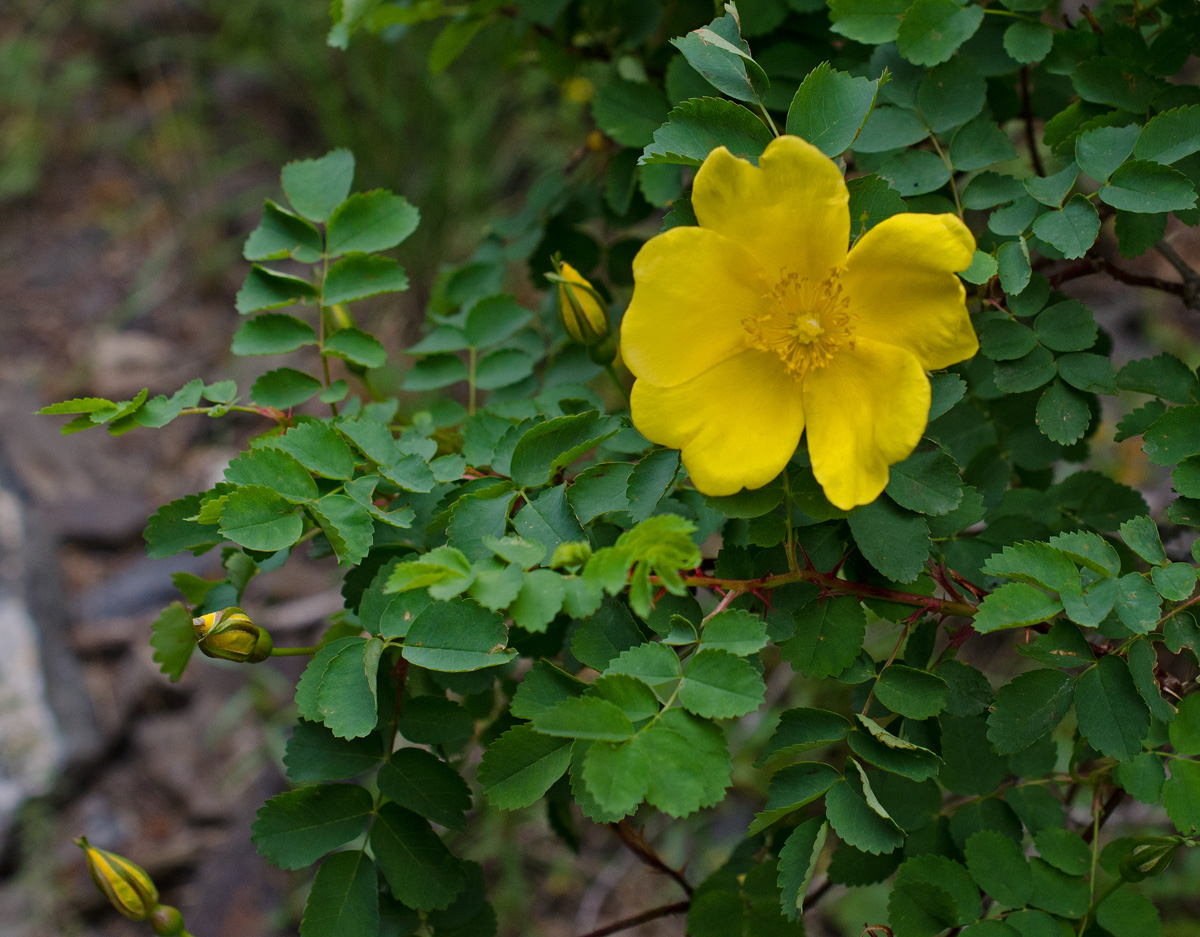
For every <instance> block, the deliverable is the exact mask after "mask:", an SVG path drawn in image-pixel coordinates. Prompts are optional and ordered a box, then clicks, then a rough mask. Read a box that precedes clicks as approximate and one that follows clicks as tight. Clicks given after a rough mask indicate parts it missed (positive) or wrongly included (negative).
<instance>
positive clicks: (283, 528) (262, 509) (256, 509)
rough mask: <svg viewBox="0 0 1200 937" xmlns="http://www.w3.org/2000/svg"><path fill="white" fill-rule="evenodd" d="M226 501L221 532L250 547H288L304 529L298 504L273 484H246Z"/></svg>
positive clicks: (273, 549)
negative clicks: (297, 510) (267, 486)
mask: <svg viewBox="0 0 1200 937" xmlns="http://www.w3.org/2000/svg"><path fill="white" fill-rule="evenodd" d="M223 502H224V503H223V505H222V508H221V527H220V531H221V536H222V537H223V538H225V539H226V540H232V541H233V542H234V543H236V544H238V545H239V546H243V547H246V548H247V549H249V550H259V551H261V552H263V553H274V552H276V551H277V550H285V549H287V548H288V547H290V546H292V545H293V544H294V543H295V542H296V541H297V540H299V539H300V536H301V535H302V534H303V533H304V520H303V518H302V517H301V516H300V515H299V514H297V513H296V506H295V505H294V504H292V503H291V502H289V501H288V500H287V499H285V498H284V497H283V496H282V495H279V494H276V493H275V492H274V491H272V490H271V489H270V488H266V487H264V486H262V485H243V486H242V487H240V488H237V489H235V490H234V491H232V492H230V493H229V494H228V495H226V496H225V497H224V499H223Z"/></svg>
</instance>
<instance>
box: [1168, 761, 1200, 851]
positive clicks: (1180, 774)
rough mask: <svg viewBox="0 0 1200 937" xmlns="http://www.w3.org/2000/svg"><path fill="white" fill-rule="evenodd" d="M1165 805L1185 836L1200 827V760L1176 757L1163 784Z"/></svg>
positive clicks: (1173, 821) (1172, 820) (1176, 826)
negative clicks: (1169, 774)
mask: <svg viewBox="0 0 1200 937" xmlns="http://www.w3.org/2000/svg"><path fill="white" fill-rule="evenodd" d="M1163 806H1164V807H1165V808H1166V810H1167V816H1169V817H1170V818H1171V822H1172V823H1174V824H1175V828H1176V829H1178V830H1179V832H1180V833H1183V834H1184V835H1185V836H1188V835H1191V834H1193V833H1194V832H1195V831H1196V830H1197V829H1200V761H1190V760H1188V759H1186V758H1175V759H1172V761H1171V776H1170V777H1169V778H1167V781H1166V783H1165V784H1164V785H1163Z"/></svg>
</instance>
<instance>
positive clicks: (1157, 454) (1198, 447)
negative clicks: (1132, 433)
mask: <svg viewBox="0 0 1200 937" xmlns="http://www.w3.org/2000/svg"><path fill="white" fill-rule="evenodd" d="M1142 435H1143V442H1142V451H1143V452H1145V453H1146V455H1147V456H1148V457H1149V459H1150V461H1151V462H1153V463H1154V464H1155V465H1175V464H1176V463H1178V462H1182V461H1183V460H1184V459H1186V458H1188V457H1189V456H1194V455H1197V454H1200V406H1188V407H1172V408H1171V409H1170V410H1168V411H1167V412H1166V413H1164V414H1163V415H1162V416H1161V417H1159V418H1158V419H1157V420H1155V421H1154V422H1153V423H1152V424H1151V425H1150V428H1149V429H1147V430H1146V432H1145V433H1143V434H1142Z"/></svg>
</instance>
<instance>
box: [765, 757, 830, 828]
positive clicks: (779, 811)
mask: <svg viewBox="0 0 1200 937" xmlns="http://www.w3.org/2000/svg"><path fill="white" fill-rule="evenodd" d="M839 780H840V775H839V774H838V772H837V771H836V770H834V769H833V768H831V767H830V766H829V765H827V764H822V763H821V762H819V761H803V762H800V763H799V764H794V765H786V766H784V767H783V768H780V769H779V770H778V771H776V772H775V774H773V775H772V776H771V783H770V786H769V787H768V788H767V802H766V805H765V806H764V807H763V809H762V810H761V811H759V812H758V813H757V814H756V815H755V817H754V820H753V821H751V823H750V829H749V831H748V832H749V834H750V835H751V836H757V835H758V834H759V833H761V832H762V831H763V830H765V829H766V828H767V827H769V826H771V825H772V824H774V823H777V822H778V821H780V820H782V819H783V818H784V817H786V816H787V815H788V814H790V813H793V812H794V811H796V810H799V809H800V808H801V807H805V806H807V805H808V804H811V803H812V802H813V801H814V800H816V799H817V798H818V797H820V796H821V795H822V794H824V793H825V792H826V791H828V790H829V788H830V787H832V786H833V785H834V784H835V783H837V782H838V781H839Z"/></svg>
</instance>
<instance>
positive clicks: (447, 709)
mask: <svg viewBox="0 0 1200 937" xmlns="http://www.w3.org/2000/svg"><path fill="white" fill-rule="evenodd" d="M398 725H399V728H400V734H401V735H403V736H404V737H405V738H406V739H408V740H409V741H410V742H415V743H416V744H417V745H445V746H447V747H448V748H449V749H450V750H455V749H458V748H461V747H462V746H463V744H464V743H465V742H466V741H468V740H469V739H470V738H471V737H472V736H473V735H474V734H475V720H474V719H472V718H471V714H470V713H468V712H467V711H466V709H465V708H464V707H463V706H461V705H460V704H458V703H455V702H454V701H453V700H448V699H446V698H445V697H444V696H418V697H416V698H414V699H409V700H406V701H405V703H404V706H403V707H402V709H401V713H400V718H399V720H398Z"/></svg>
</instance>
